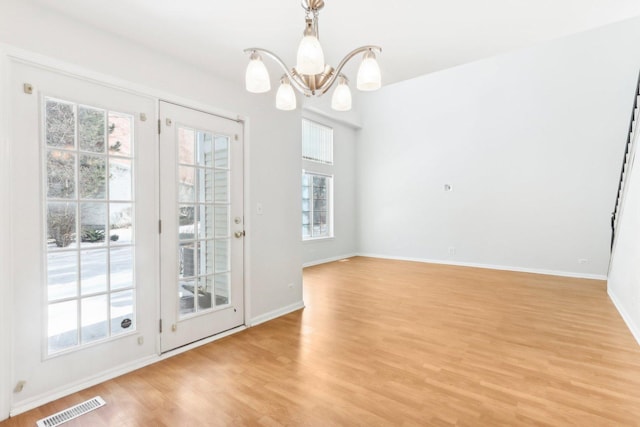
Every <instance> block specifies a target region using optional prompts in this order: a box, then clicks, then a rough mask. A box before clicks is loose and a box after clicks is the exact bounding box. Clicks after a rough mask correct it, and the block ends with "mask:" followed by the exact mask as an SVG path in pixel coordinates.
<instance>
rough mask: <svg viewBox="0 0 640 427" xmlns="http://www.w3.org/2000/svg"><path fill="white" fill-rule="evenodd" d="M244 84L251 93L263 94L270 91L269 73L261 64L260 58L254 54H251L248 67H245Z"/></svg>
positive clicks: (262, 63)
mask: <svg viewBox="0 0 640 427" xmlns="http://www.w3.org/2000/svg"><path fill="white" fill-rule="evenodd" d="M245 84H246V87H247V90H248V91H249V92H252V93H264V92H269V91H270V90H271V82H270V81H269V72H268V71H267V67H265V65H264V62H262V58H261V57H260V55H258V54H257V53H256V52H253V53H252V54H251V58H250V60H249V65H247V72H246V73H245Z"/></svg>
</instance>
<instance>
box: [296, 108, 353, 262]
mask: <svg viewBox="0 0 640 427" xmlns="http://www.w3.org/2000/svg"><path fill="white" fill-rule="evenodd" d="M303 116H304V117H305V118H308V119H309V120H313V121H315V122H317V123H321V124H323V125H325V126H329V127H331V128H333V160H334V164H333V165H323V164H320V163H318V162H311V161H305V160H303V161H302V169H306V170H309V171H311V172H319V173H324V174H327V175H333V206H334V211H333V215H334V216H333V234H334V237H333V238H331V239H318V240H308V241H305V242H303V243H302V248H303V253H302V261H303V263H304V265H314V264H318V263H322V262H326V261H332V260H336V259H340V258H346V257H349V256H353V255H354V254H355V253H356V228H357V227H356V181H355V178H356V171H355V156H356V153H355V142H356V134H357V130H356V129H355V128H354V127H353V126H351V125H347V124H345V123H340V122H338V121H336V120H332V119H329V118H327V117H324V116H319V115H317V114H314V113H312V112H309V111H303ZM298 209H300V208H298ZM301 238H302V237H301Z"/></svg>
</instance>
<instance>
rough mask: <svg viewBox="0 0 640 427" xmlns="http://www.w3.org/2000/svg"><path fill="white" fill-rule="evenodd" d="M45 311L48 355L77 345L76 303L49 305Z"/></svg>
mask: <svg viewBox="0 0 640 427" xmlns="http://www.w3.org/2000/svg"><path fill="white" fill-rule="evenodd" d="M47 311H48V313H47V337H48V344H49V345H48V348H49V354H51V353H55V352H58V351H61V350H64V349H67V348H69V347H73V346H75V345H78V301H77V300H73V301H65V302H61V303H56V304H49V307H48V310H47Z"/></svg>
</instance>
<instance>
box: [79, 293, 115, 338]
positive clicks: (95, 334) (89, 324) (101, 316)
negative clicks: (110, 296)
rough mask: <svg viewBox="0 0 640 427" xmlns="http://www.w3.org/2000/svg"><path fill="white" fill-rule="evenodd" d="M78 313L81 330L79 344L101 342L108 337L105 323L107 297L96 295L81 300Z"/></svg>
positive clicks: (107, 325) (107, 328) (107, 324)
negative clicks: (79, 313) (79, 314)
mask: <svg viewBox="0 0 640 427" xmlns="http://www.w3.org/2000/svg"><path fill="white" fill-rule="evenodd" d="M80 312H81V313H82V316H81V325H80V326H81V329H80V342H81V343H82V344H86V343H90V342H93V341H97V340H101V339H104V338H106V337H107V336H109V323H107V295H98V296H95V297H90V298H83V299H82V300H81V306H80Z"/></svg>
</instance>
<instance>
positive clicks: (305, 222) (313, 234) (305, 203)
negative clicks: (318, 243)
mask: <svg viewBox="0 0 640 427" xmlns="http://www.w3.org/2000/svg"><path fill="white" fill-rule="evenodd" d="M332 186H333V178H332V177H330V176H327V175H320V174H316V173H312V172H306V171H302V238H303V239H305V240H309V239H317V238H322V237H332V236H333V230H332V224H331V222H332V221H331V216H332V215H331V212H332V206H331V192H332Z"/></svg>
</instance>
